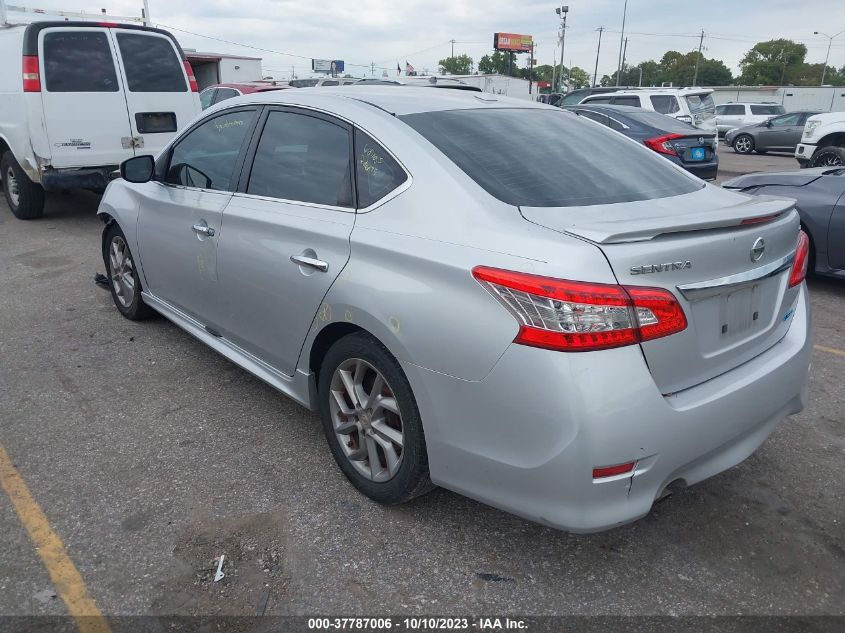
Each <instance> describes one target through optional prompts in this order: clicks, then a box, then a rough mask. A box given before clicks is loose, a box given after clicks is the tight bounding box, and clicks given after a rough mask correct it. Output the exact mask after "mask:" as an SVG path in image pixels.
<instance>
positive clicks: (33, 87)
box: [23, 55, 41, 92]
mask: <svg viewBox="0 0 845 633" xmlns="http://www.w3.org/2000/svg"><path fill="white" fill-rule="evenodd" d="M23 91H24V92H41V75H40V74H39V70H38V57H37V56H36V55H24V56H23Z"/></svg>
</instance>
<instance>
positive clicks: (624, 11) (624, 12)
mask: <svg viewBox="0 0 845 633" xmlns="http://www.w3.org/2000/svg"><path fill="white" fill-rule="evenodd" d="M627 15H628V0H625V6H624V8H623V9H622V34H621V35H620V36H619V63H618V64H617V66H616V85H617V86H620V85H621V84H620V83H619V81H620V80H619V75H621V74H622V63H623V62H622V38H623V37H625V17H626V16H627Z"/></svg>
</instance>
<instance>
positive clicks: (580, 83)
mask: <svg viewBox="0 0 845 633" xmlns="http://www.w3.org/2000/svg"><path fill="white" fill-rule="evenodd" d="M592 80H593V77H592V75H590V73H588V72H587V71H586V70H584V69H583V68H578V66H573V67H572V68H566V66H564V67H563V81H564V83H567V84H568V85H569V89H570V90H575V89H577V88H588V87H590V86H591V85H592V83H591V82H592Z"/></svg>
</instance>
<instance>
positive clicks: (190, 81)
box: [184, 59, 200, 92]
mask: <svg viewBox="0 0 845 633" xmlns="http://www.w3.org/2000/svg"><path fill="white" fill-rule="evenodd" d="M184 63H185V74H186V75H187V76H188V85H190V86H191V92H199V91H200V89H199V86H198V85H197V78H196V77H195V76H194V69H193V68H191V62H189V61H188V60H187V59H186V60H185V62H184Z"/></svg>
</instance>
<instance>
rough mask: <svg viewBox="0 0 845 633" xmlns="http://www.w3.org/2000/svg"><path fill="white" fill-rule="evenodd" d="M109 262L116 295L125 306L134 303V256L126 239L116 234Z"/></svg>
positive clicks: (110, 248)
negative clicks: (130, 252)
mask: <svg viewBox="0 0 845 633" xmlns="http://www.w3.org/2000/svg"><path fill="white" fill-rule="evenodd" d="M109 263H110V266H109V268H111V283H112V287H113V288H114V293H115V296H116V297H117V300H118V301H119V302H120V305H122V306H123V307H124V308H128V307H129V306H131V305H132V301H133V300H134V299H135V276H134V274H133V273H134V268H135V267H134V266H133V264H132V256H131V255H130V254H129V247H128V246H126V241H125V240H124V239H123V238H122V237H121V236H120V235H115V236H114V238H113V239H112V241H111V246H110V247H109Z"/></svg>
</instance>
